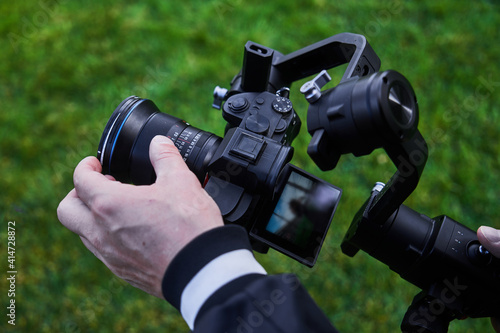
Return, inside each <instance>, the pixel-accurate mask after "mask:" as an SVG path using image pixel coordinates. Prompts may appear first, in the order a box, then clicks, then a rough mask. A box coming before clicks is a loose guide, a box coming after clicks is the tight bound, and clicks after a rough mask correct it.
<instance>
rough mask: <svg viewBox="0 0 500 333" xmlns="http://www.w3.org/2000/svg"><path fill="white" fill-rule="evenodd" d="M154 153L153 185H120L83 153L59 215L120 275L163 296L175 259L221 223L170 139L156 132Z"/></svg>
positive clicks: (211, 201)
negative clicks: (206, 232) (169, 268)
mask: <svg viewBox="0 0 500 333" xmlns="http://www.w3.org/2000/svg"><path fill="white" fill-rule="evenodd" d="M149 156H150V159H151V163H152V164H153V167H154V169H155V172H156V176H157V179H156V182H155V183H154V184H152V185H150V186H134V185H128V184H123V183H120V182H118V181H116V180H114V179H113V177H111V176H109V175H106V176H105V175H103V174H101V164H100V163H99V161H98V160H97V159H96V158H95V157H87V158H85V159H84V160H82V161H81V162H80V164H78V166H77V167H76V169H75V173H74V176H73V181H74V184H75V188H74V189H73V190H72V191H71V192H69V194H68V195H67V196H66V198H64V200H63V201H61V203H60V204H59V207H58V208H57V215H58V218H59V220H60V221H61V223H62V224H63V225H64V226H66V227H67V228H68V229H70V230H71V231H73V232H75V233H76V234H78V235H80V238H81V239H82V241H83V243H84V244H85V246H86V247H87V248H88V249H89V250H90V251H91V252H92V253H94V255H95V256H96V257H97V258H99V259H100V260H101V261H102V262H103V263H104V264H105V265H106V266H107V267H108V268H109V269H110V270H111V271H112V272H113V273H114V274H115V275H117V276H118V277H120V278H122V279H124V280H125V281H127V282H129V283H130V284H131V285H133V286H135V287H137V288H140V289H142V290H144V291H145V292H147V293H150V294H152V295H154V296H157V297H160V298H163V295H162V292H161V280H162V278H163V275H164V273H165V270H166V268H167V266H168V265H169V263H170V262H171V261H172V259H173V258H174V256H175V255H176V254H177V253H178V252H179V251H180V250H181V249H182V248H183V247H184V246H185V245H186V244H187V243H189V242H190V241H191V240H192V239H194V238H195V237H196V236H198V235H200V234H201V233H203V232H205V231H207V230H209V229H212V228H215V227H218V226H222V225H223V221H222V216H221V213H220V210H219V208H218V207H217V205H216V204H215V202H214V201H213V200H212V198H211V197H210V196H209V195H208V194H207V193H206V192H205V190H203V189H202V187H201V185H200V182H199V181H198V179H197V178H196V176H195V175H194V174H193V173H192V172H191V171H190V170H189V169H188V167H187V165H186V164H185V163H184V161H183V160H182V158H181V156H180V154H179V152H178V150H177V148H176V147H175V146H174V144H173V143H172V141H171V140H170V139H168V138H166V137H164V136H156V137H155V138H154V139H153V140H152V141H151V145H150V149H149Z"/></svg>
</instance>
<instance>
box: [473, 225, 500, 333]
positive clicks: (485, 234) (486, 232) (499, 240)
mask: <svg viewBox="0 0 500 333" xmlns="http://www.w3.org/2000/svg"><path fill="white" fill-rule="evenodd" d="M477 238H478V239H479V241H480V242H481V244H483V246H484V247H486V249H487V250H488V251H490V252H491V254H493V255H494V256H495V257H497V258H500V230H497V229H494V228H490V227H480V228H479V229H478V230H477ZM491 323H492V325H493V328H494V329H495V332H497V333H500V318H491Z"/></svg>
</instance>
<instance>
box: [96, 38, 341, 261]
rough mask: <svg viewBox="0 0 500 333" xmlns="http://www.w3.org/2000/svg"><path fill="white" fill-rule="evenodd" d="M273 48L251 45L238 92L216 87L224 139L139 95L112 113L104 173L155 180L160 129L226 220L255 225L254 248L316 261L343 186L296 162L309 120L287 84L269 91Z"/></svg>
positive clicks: (101, 152)
mask: <svg viewBox="0 0 500 333" xmlns="http://www.w3.org/2000/svg"><path fill="white" fill-rule="evenodd" d="M273 53H274V52H273V51H272V50H270V49H267V48H265V47H263V46H260V45H257V44H255V43H251V42H250V43H247V45H246V46H245V55H244V65H243V69H242V73H241V75H238V76H237V78H236V79H234V80H233V82H232V87H233V91H231V92H229V93H228V92H227V90H225V89H222V88H217V89H216V91H215V97H216V101H215V102H214V103H215V104H216V105H217V106H218V107H220V106H222V102H224V103H223V106H222V117H223V119H224V120H225V121H226V122H227V126H226V131H225V133H224V137H223V138H222V137H219V136H217V135H215V134H213V133H210V132H207V131H203V130H201V129H198V128H196V127H194V126H191V125H190V124H188V123H187V122H185V121H183V120H181V119H179V118H176V117H174V116H171V115H168V114H165V113H162V112H160V110H159V109H158V107H157V106H156V105H155V104H154V103H153V102H152V101H150V100H147V99H143V98H139V97H137V96H131V97H128V98H127V99H125V100H124V101H123V102H122V103H121V104H120V105H119V106H118V107H117V108H116V110H115V111H114V112H113V114H112V115H111V117H110V119H109V121H108V123H107V125H106V127H105V129H104V132H103V135H102V137H101V140H100V143H99V148H98V153H97V156H98V158H99V160H100V162H101V164H102V166H103V172H105V173H108V174H110V175H112V176H114V177H115V178H116V179H117V180H120V181H122V182H130V183H134V184H136V185H142V184H151V183H153V182H154V181H155V173H154V169H153V167H152V165H151V163H150V160H149V144H150V142H151V140H152V138H153V137H154V136H155V135H158V134H162V135H165V136H167V137H168V138H170V139H171V140H172V141H173V142H174V144H175V145H176V147H177V148H178V150H179V152H180V154H181V156H182V158H183V159H184V161H185V162H186V164H187V165H188V167H189V168H190V170H191V171H193V173H194V174H195V175H196V176H197V178H198V179H199V181H200V182H201V183H202V184H203V185H204V188H205V190H206V191H207V193H208V194H209V195H210V196H211V197H212V198H213V199H214V201H215V202H216V203H217V205H218V206H219V208H220V210H221V213H222V216H223V218H224V221H225V223H236V224H239V225H241V226H243V227H245V228H246V229H247V231H248V233H249V235H250V238H251V242H252V246H253V248H254V250H256V251H259V252H266V251H267V249H268V247H272V248H274V249H276V250H278V251H280V252H282V253H284V254H286V255H288V256H290V257H292V258H294V259H296V260H298V261H299V262H301V263H303V264H305V265H307V266H309V267H312V266H313V265H314V264H315V262H316V259H317V257H318V255H319V251H320V249H321V246H322V243H323V241H324V238H325V237H326V234H327V231H328V228H329V226H330V223H331V220H332V218H333V214H334V212H335V209H336V207H337V205H338V202H339V199H340V196H341V192H342V191H341V189H339V188H338V187H336V186H334V185H331V184H328V183H327V182H324V181H322V180H321V179H319V178H317V177H315V176H313V175H312V174H309V173H307V172H305V171H304V170H301V169H300V168H298V167H296V166H293V165H292V164H290V163H289V161H290V160H291V158H292V155H293V148H292V146H291V143H292V141H293V139H294V138H295V137H296V136H297V134H298V132H299V129H300V126H301V121H300V118H299V117H298V115H297V114H296V112H295V110H294V109H293V105H292V102H291V101H290V99H289V98H288V97H289V89H288V88H287V87H285V86H284V87H282V89H278V90H274V89H268V82H269V73H270V68H271V67H272V63H271V61H272V59H273ZM269 90H271V91H269Z"/></svg>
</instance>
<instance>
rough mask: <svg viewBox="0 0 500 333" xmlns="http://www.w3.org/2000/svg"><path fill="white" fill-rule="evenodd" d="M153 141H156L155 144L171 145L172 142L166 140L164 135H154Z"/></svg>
mask: <svg viewBox="0 0 500 333" xmlns="http://www.w3.org/2000/svg"><path fill="white" fill-rule="evenodd" d="M153 140H154V141H156V143H172V140H170V139H169V138H167V137H166V136H164V135H156V136H155V137H154V138H153Z"/></svg>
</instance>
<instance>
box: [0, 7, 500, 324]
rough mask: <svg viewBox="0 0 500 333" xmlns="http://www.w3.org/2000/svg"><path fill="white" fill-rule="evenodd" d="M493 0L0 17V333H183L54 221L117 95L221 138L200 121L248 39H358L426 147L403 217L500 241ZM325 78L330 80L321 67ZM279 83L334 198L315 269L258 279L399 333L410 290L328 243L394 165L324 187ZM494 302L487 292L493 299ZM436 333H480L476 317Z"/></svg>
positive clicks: (345, 174)
mask: <svg viewBox="0 0 500 333" xmlns="http://www.w3.org/2000/svg"><path fill="white" fill-rule="evenodd" d="M498 6H499V5H498V4H497V2H495V1H451V0H445V1H434V0H425V1H419V2H416V1H403V0H393V1H385V2H379V1H369V0H361V1H356V2H354V1H353V2H348V1H345V2H335V3H334V2H333V1H325V0H316V1H312V0H311V1H285V0H277V1H254V2H252V3H249V2H247V1H243V0H208V1H189V0H185V1H175V2H174V1H153V0H143V1H141V2H134V1H120V2H116V1H109V0H103V1H99V2H91V1H71V2H70V1H62V0H59V1H56V0H40V1H34V0H30V1H17V2H12V1H10V2H7V1H3V2H2V3H0V15H1V19H0V32H1V36H2V38H1V43H2V44H1V50H2V51H1V52H0V100H1V102H0V105H1V111H0V128H1V130H0V156H1V157H0V170H1V175H0V221H1V225H2V227H0V236H1V241H0V244H1V245H0V252H1V254H0V272H1V273H0V300H1V302H0V308H1V309H3V310H2V311H0V313H1V317H0V318H3V319H2V320H1V323H0V331H4V329H3V327H6V329H7V330H9V331H15V332H166V331H167V332H186V331H188V329H187V326H186V325H185V324H184V322H183V320H182V318H181V317H180V315H178V314H177V312H176V311H175V310H174V309H173V308H172V307H171V306H170V305H168V304H167V303H166V302H164V301H161V300H158V299H155V298H153V297H151V296H149V295H147V294H145V293H144V292H142V291H140V290H137V289H135V288H133V287H130V286H128V285H127V284H126V283H124V282H122V281H120V280H119V279H117V278H115V277H114V276H113V275H112V274H111V273H110V272H109V271H108V270H107V268H106V267H105V266H104V265H102V264H101V263H100V262H99V261H98V260H97V259H96V258H95V257H94V256H93V255H92V254H91V253H90V252H88V251H87V250H86V249H85V247H84V246H83V244H82V243H81V242H80V240H79V238H78V237H77V236H75V235H74V234H72V233H71V232H70V231H68V230H66V229H65V228H63V227H62V226H61V225H60V223H59V222H58V220H57V217H56V207H57V205H58V203H59V201H60V200H61V199H62V198H63V197H64V196H65V195H66V193H67V192H68V191H69V190H70V189H71V188H72V179H71V177H72V171H73V169H74V167H75V166H76V164H77V163H78V162H79V161H80V160H81V159H82V158H83V157H84V156H87V155H95V153H96V148H97V144H98V142H99V138H100V135H101V133H102V130H103V128H104V125H105V124H106V122H107V120H108V118H109V116H110V114H111V112H112V111H113V110H114V108H115V107H116V106H117V105H118V104H119V102H120V101H121V100H122V99H124V98H125V97H127V96H129V95H132V94H136V95H139V96H141V97H146V98H150V99H152V100H154V101H155V103H156V104H157V105H158V106H159V107H160V108H161V109H162V110H164V111H165V112H167V113H170V114H172V115H175V116H177V117H180V118H184V119H186V120H187V121H189V122H191V123H192V124H193V125H195V126H198V127H200V128H202V129H204V130H208V131H211V132H214V133H216V134H218V135H222V134H223V129H224V125H225V124H224V121H223V119H222V118H221V116H220V114H219V113H218V112H217V111H215V110H213V109H211V107H210V105H211V101H212V91H213V87H214V86H215V85H221V86H226V87H229V82H230V80H231V78H232V77H233V75H235V74H236V73H237V72H238V71H239V70H240V68H241V64H242V56H243V46H244V44H245V42H246V41H247V40H252V41H254V42H257V43H259V44H263V45H265V46H268V47H270V48H273V49H275V50H278V51H280V52H282V53H284V54H287V53H290V52H292V51H295V50H297V49H299V48H302V47H304V46H307V45H309V44H312V43H314V42H317V41H319V40H322V39H324V38H327V37H329V36H331V35H334V34H337V33H340V32H354V33H359V34H363V35H365V36H366V37H367V39H368V41H369V43H370V44H371V45H372V47H373V48H374V50H375V51H376V53H377V54H378V55H379V57H380V58H381V60H382V69H395V70H398V71H400V72H401V73H403V74H404V75H405V76H406V77H407V78H408V79H409V81H410V82H411V83H412V85H413V87H414V89H415V91H416V93H417V96H418V98H419V105H420V125H419V128H420V131H421V132H422V134H423V136H424V137H425V138H426V140H427V142H428V143H429V147H430V157H429V162H428V164H427V167H426V170H425V171H424V174H423V177H422V180H421V182H420V184H419V186H418V188H417V190H416V191H415V192H414V194H413V195H412V196H411V197H410V198H409V199H408V201H407V204H408V205H409V206H410V207H412V208H414V209H416V210H417V211H419V212H422V213H424V214H427V215H430V216H436V215H440V214H447V215H449V216H451V217H453V218H455V219H456V220H458V221H460V222H462V223H464V224H466V225H468V226H469V227H471V228H472V229H476V228H477V227H478V226H480V225H482V224H486V225H492V226H496V227H500V221H499V220H498V217H497V212H498V201H499V199H500V190H499V189H498V186H499V184H500V179H499V177H500V176H499V173H498V172H497V169H498V167H499V165H500V157H499V156H500V154H499V149H500V148H499V144H498V141H499V140H498V139H499V135H500V128H499V126H498V121H499V117H500V113H499V105H500V94H499V91H500V75H499V74H500V66H499V65H498V60H499V54H500V44H498V43H497V41H498V23H499V22H500V9H499V7H498ZM331 74H332V75H333V80H334V82H338V80H339V79H340V77H341V75H342V71H341V70H338V71H331ZM299 87H300V83H297V84H295V85H294V86H293V87H292V94H291V99H292V102H294V105H295V109H296V110H297V112H298V113H299V115H300V116H301V118H302V120H303V122H304V126H303V128H302V130H301V134H300V135H299V137H298V138H297V139H296V140H295V141H294V147H295V148H296V153H295V157H294V161H293V162H294V163H295V164H296V165H298V166H300V167H302V168H304V169H306V170H308V171H310V172H312V173H314V174H316V175H318V176H320V177H322V178H324V179H326V180H328V181H330V182H332V183H333V184H335V185H337V186H339V187H341V188H343V189H344V195H343V198H342V201H341V203H340V205H339V208H338V210H337V214H336V216H335V218H334V221H333V223H332V227H331V229H330V232H329V234H328V237H327V241H326V244H325V246H324V248H323V250H322V253H321V255H320V258H319V260H318V263H317V264H316V267H314V269H307V268H304V267H301V266H300V265H299V264H297V263H295V262H294V261H292V260H291V259H288V258H286V257H284V256H282V255H280V254H278V253H276V252H273V251H271V252H270V253H269V254H268V255H258V256H257V257H258V259H259V260H260V261H261V262H262V263H263V265H264V266H265V268H266V269H267V270H268V272H270V273H279V272H295V273H296V274H298V275H299V277H300V278H301V280H302V282H303V283H304V285H305V286H306V287H307V289H308V290H309V291H310V293H311V295H312V296H313V297H314V299H315V300H316V301H317V303H318V304H319V306H320V307H321V308H322V309H323V310H324V311H325V312H326V313H327V314H328V316H329V317H330V318H331V320H332V321H333V322H334V324H335V325H336V326H337V328H338V329H340V330H341V331H342V332H397V331H398V330H399V324H400V321H401V319H402V317H403V315H404V313H405V311H406V308H407V306H408V305H409V304H410V302H411V300H412V298H413V296H414V294H415V293H416V292H417V289H416V288H415V287H413V286H412V285H410V284H409V283H407V282H405V281H404V280H402V279H401V278H399V276H397V275H396V274H395V273H392V272H391V271H390V270H389V269H388V268H387V267H386V266H385V265H383V264H381V263H379V262H377V261H376V260H374V259H372V258H370V257H369V256H368V255H366V254H364V253H359V254H358V255H356V256H355V257H354V258H352V259H351V258H348V257H347V256H345V255H343V254H342V253H341V252H340V249H339V245H340V242H341V240H342V237H343V235H344V233H345V231H346V230H347V227H348V225H349V224H350V222H351V220H352V217H353V215H354V214H355V212H356V211H357V209H358V208H359V207H360V206H361V204H362V203H363V202H364V200H365V199H366V198H367V196H368V193H369V191H370V189H371V187H372V185H373V183H374V182H375V181H387V180H388V179H389V177H390V176H391V175H392V174H393V173H394V167H393V166H392V164H391V162H390V160H389V159H388V158H387V157H386V155H385V153H384V152H383V151H381V150H377V151H375V152H374V153H372V154H371V155H370V156H367V157H362V158H354V157H352V156H344V157H342V159H341V161H340V163H339V165H338V167H337V168H336V169H335V170H334V171H331V172H327V173H322V172H320V171H319V169H318V168H317V167H316V166H315V165H314V164H313V163H312V162H311V160H310V159H309V158H308V156H307V154H306V147H307V144H308V142H309V139H310V137H309V135H308V134H307V131H306V126H305V120H306V110H307V108H306V103H305V102H304V101H303V97H302V96H301V95H300V94H299V92H298V88H299ZM14 220H15V221H16V237H17V238H16V251H17V252H16V268H17V270H18V272H19V273H18V275H17V285H16V305H17V307H16V310H17V318H16V326H15V327H11V326H10V325H7V323H6V321H7V319H6V306H7V305H8V298H7V289H8V288H7V283H6V279H5V277H6V274H7V273H6V271H7V270H8V269H7V253H6V252H7V249H6V238H7V235H6V231H7V222H8V221H14ZM492 297H498V295H492ZM450 332H492V329H491V327H490V325H489V320H487V319H475V320H465V321H461V322H453V323H452V325H451V327H450Z"/></svg>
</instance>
